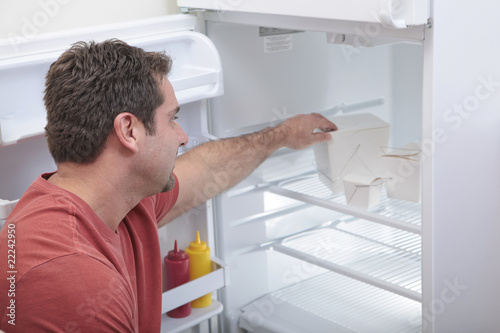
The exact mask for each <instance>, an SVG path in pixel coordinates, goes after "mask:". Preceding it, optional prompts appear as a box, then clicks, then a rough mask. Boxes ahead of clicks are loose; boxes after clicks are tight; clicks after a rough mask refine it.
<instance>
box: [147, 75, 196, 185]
mask: <svg viewBox="0 0 500 333" xmlns="http://www.w3.org/2000/svg"><path fill="white" fill-rule="evenodd" d="M161 90H162V92H163V95H164V96H165V102H164V103H163V104H162V105H160V106H159V107H158V108H157V109H156V113H155V120H154V121H155V125H156V131H155V134H154V135H148V136H147V137H146V143H145V147H144V148H145V150H146V154H145V155H143V156H145V157H146V158H145V159H146V160H145V161H144V162H145V164H146V165H145V167H146V170H147V174H148V178H149V179H151V181H152V186H154V189H155V193H158V192H167V191H169V190H171V189H172V188H173V187H174V185H175V178H174V176H173V174H172V171H173V170H174V166H175V159H176V157H177V151H178V149H179V147H180V146H182V145H185V144H186V143H187V142H188V137H187V135H186V133H185V132H184V130H183V129H182V128H181V127H180V126H179V124H178V123H177V121H176V119H177V116H176V115H177V112H179V104H178V103H177V98H176V97H175V94H174V89H173V88H172V85H171V84H170V82H169V81H168V80H167V79H166V78H163V80H162V82H161Z"/></svg>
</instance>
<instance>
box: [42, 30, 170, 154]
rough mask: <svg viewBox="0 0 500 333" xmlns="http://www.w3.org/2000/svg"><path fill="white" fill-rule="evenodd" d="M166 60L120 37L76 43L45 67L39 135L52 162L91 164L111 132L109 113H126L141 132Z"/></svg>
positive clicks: (150, 117)
mask: <svg viewBox="0 0 500 333" xmlns="http://www.w3.org/2000/svg"><path fill="white" fill-rule="evenodd" d="M171 64H172V60H171V59H170V57H168V56H167V55H165V54H164V53H158V52H146V51H144V50H143V49H141V48H137V47H133V46H130V45H128V44H126V43H125V42H122V41H120V40H116V39H114V40H107V41H104V42H101V43H96V42H89V43H84V42H78V43H75V44H73V45H72V47H71V48H70V49H69V50H67V51H65V52H64V53H63V54H62V55H61V56H60V57H59V58H58V59H57V60H56V61H55V62H54V63H53V64H52V65H51V66H50V69H49V71H48V73H47V76H46V81H45V96H44V102H45V108H46V109H47V126H46V127H45V133H46V135H47V141H48V145H49V149H50V153H51V154H52V157H53V158H54V160H55V161H56V162H76V163H90V162H93V161H94V160H95V159H96V158H97V157H98V156H99V154H100V153H101V152H102V150H103V148H104V144H105V142H106V139H107V138H108V136H109V134H110V133H111V131H112V130H113V122H114V119H115V117H116V116H117V115H118V114H120V113H122V112H130V113H132V114H134V115H135V116H136V117H138V118H139V119H140V120H141V121H142V122H143V123H144V126H145V128H146V131H147V134H149V135H153V134H154V133H155V123H154V114H155V110H156V108H157V107H158V106H160V105H161V104H162V103H163V102H164V96H163V94H162V92H161V90H160V84H161V80H162V79H163V77H164V76H166V75H167V74H168V73H169V72H170V68H171Z"/></svg>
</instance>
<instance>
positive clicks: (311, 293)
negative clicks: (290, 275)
mask: <svg viewBox="0 0 500 333" xmlns="http://www.w3.org/2000/svg"><path fill="white" fill-rule="evenodd" d="M346 291H347V292H346ZM265 302H267V303H271V302H273V303H271V304H273V306H274V311H273V313H272V314H271V315H269V316H267V317H265V318H266V320H265V321H264V323H262V324H261V327H262V326H264V327H265V326H270V327H272V326H271V325H269V324H268V322H271V321H276V322H279V323H281V322H283V321H286V322H291V324H290V325H291V326H293V327H295V326H297V327H300V325H301V324H303V322H311V320H310V318H311V316H316V318H318V319H320V318H321V320H325V322H326V323H331V324H330V325H328V324H324V327H322V328H318V327H315V328H314V329H313V330H311V329H309V330H307V331H311V332H313V331H316V332H319V331H323V332H331V331H341V332H385V333H402V332H405V333H409V332H415V333H416V332H421V330H422V328H421V326H422V324H421V312H422V310H421V307H422V305H421V304H420V303H419V302H416V301H413V300H410V299H408V298H404V297H401V296H399V295H395V294H393V293H390V292H387V291H385V290H382V289H379V288H376V287H373V286H370V285H368V284H365V283H362V282H359V281H356V280H352V279H349V278H346V277H345V276H342V275H339V274H336V273H333V272H327V273H324V274H321V275H318V276H316V277H313V278H310V279H308V280H304V281H302V282H299V283H298V284H295V285H292V286H290V287H287V288H284V289H281V290H278V291H276V292H273V293H271V294H269V295H266V296H265V297H264V298H263V299H259V300H257V301H256V302H255V305H254V304H250V305H249V306H247V307H246V308H245V309H244V312H243V315H242V316H243V318H244V319H245V318H246V317H247V318H248V319H251V318H252V314H255V312H256V311H259V310H260V309H262V304H263V303H265ZM267 303H266V304H267ZM259 305H260V306H259ZM282 309H283V310H282ZM293 309H300V310H302V312H297V311H293ZM280 310H282V311H280ZM290 313H293V314H294V315H293V316H291V315H290ZM275 317H277V318H275ZM307 320H308V321H307ZM315 322H320V320H317V321H315ZM311 325H313V324H311ZM332 327H340V328H345V329H342V330H341V329H339V328H337V329H333V328H332Z"/></svg>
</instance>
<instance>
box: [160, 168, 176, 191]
mask: <svg viewBox="0 0 500 333" xmlns="http://www.w3.org/2000/svg"><path fill="white" fill-rule="evenodd" d="M174 187H175V177H174V174H173V173H171V174H170V177H169V178H168V181H167V184H165V186H164V187H163V190H162V192H168V191H170V190H171V189H173V188H174Z"/></svg>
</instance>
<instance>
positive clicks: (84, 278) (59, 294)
mask: <svg viewBox="0 0 500 333" xmlns="http://www.w3.org/2000/svg"><path fill="white" fill-rule="evenodd" d="M89 272H91V274H89ZM24 286H27V287H26V288H25V287H24ZM28 286H29V287H28ZM129 288H130V287H127V283H126V282H125V281H124V280H123V278H122V277H121V276H120V274H118V272H116V271H114V270H113V269H112V268H110V267H108V266H107V265H104V264H103V263H101V262H100V261H98V260H96V259H94V258H91V257H88V256H86V255H81V254H71V255H67V256H64V257H60V258H56V259H53V260H51V261H49V262H47V263H45V264H43V265H40V266H37V267H35V268H33V269H32V270H31V271H29V272H27V273H26V274H25V275H24V276H23V278H22V279H21V280H20V281H19V282H18V283H17V286H16V298H15V305H16V313H15V315H16V321H15V326H14V325H9V324H6V323H5V319H4V322H3V323H2V324H3V325H2V327H3V328H4V329H8V330H7V332H9V333H10V332H135V331H137V318H134V316H135V315H134V314H135V313H136V309H135V307H136V305H135V302H134V300H133V298H132V296H131V292H130V290H129ZM4 318H5V316H4ZM7 319H8V317H7Z"/></svg>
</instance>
